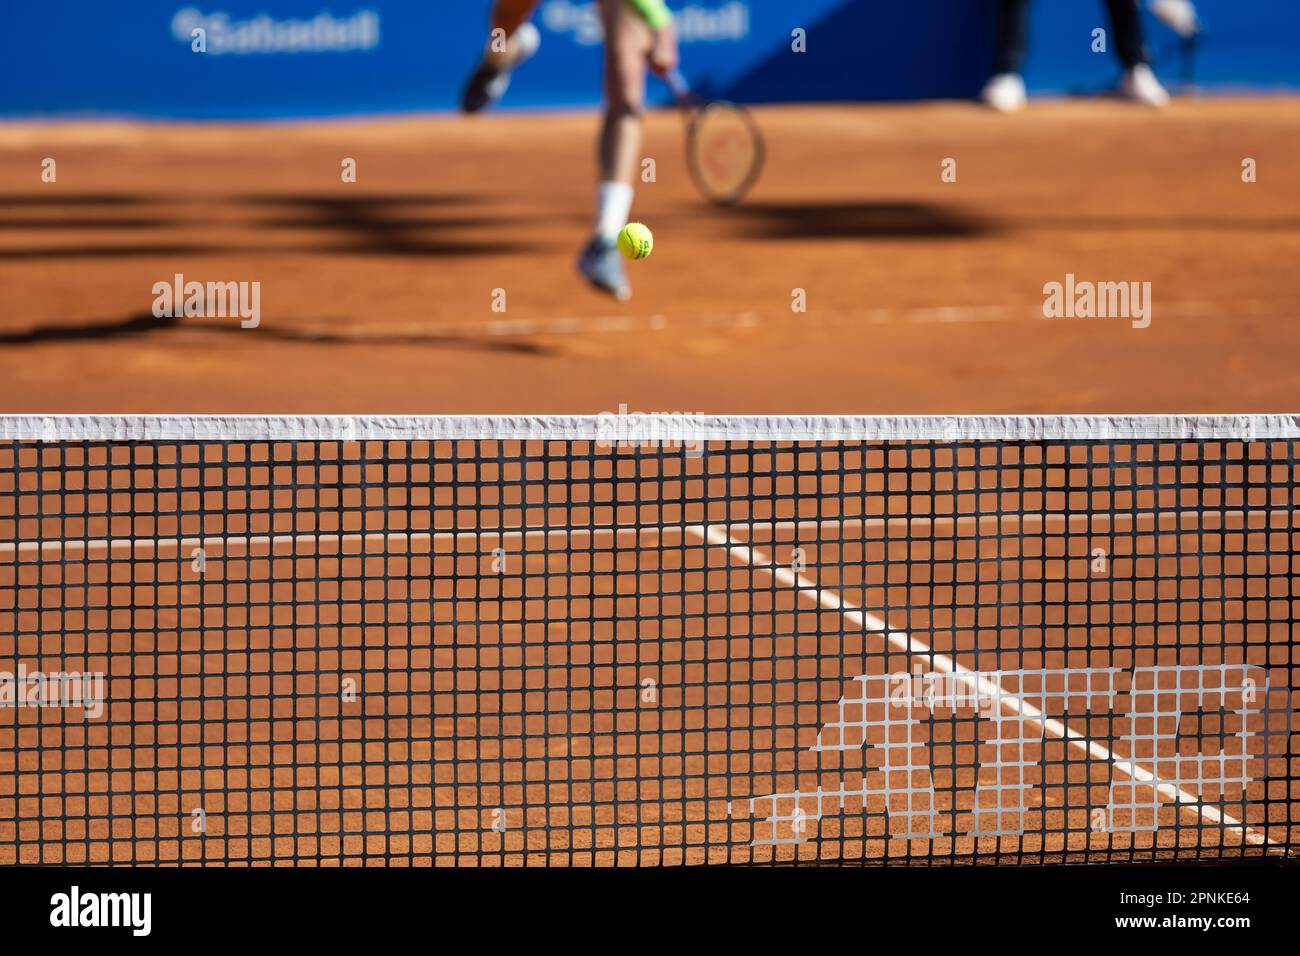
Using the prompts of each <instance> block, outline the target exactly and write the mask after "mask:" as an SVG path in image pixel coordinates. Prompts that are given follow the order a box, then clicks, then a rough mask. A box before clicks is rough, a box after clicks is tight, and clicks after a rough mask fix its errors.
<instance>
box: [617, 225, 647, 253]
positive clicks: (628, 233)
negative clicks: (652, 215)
mask: <svg viewBox="0 0 1300 956" xmlns="http://www.w3.org/2000/svg"><path fill="white" fill-rule="evenodd" d="M654 247H655V237H654V234H653V233H651V232H650V230H649V229H647V228H646V227H645V226H643V225H642V224H641V223H639V222H629V223H628V224H627V225H626V226H624V227H623V231H622V232H620V233H619V234H618V248H619V251H620V252H622V253H623V255H625V256H627V257H628V258H629V259H644V258H645V257H646V256H648V255H650V250H652V249H653V248H654Z"/></svg>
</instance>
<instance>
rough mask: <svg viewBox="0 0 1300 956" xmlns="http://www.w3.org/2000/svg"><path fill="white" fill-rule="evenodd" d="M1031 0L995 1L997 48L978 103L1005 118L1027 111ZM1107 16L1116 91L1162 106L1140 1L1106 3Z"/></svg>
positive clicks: (1162, 90) (1161, 90) (1163, 100)
mask: <svg viewBox="0 0 1300 956" xmlns="http://www.w3.org/2000/svg"><path fill="white" fill-rule="evenodd" d="M1029 3H1030V0H999V4H998V25H997V41H996V42H997V46H996V48H995V50H994V54H993V76H992V77H991V78H990V79H989V81H988V83H987V84H985V86H984V90H983V92H982V93H980V99H981V100H983V101H984V102H985V103H987V104H988V105H989V106H991V107H993V108H994V109H996V110H998V111H1000V112H1003V113H1015V112H1019V111H1020V110H1022V109H1024V108H1025V105H1026V99H1027V97H1026V94H1025V81H1024V78H1023V77H1022V76H1021V74H1020V68H1021V65H1022V64H1023V62H1024V59H1025V47H1026V44H1027V38H1028V34H1029ZM1106 6H1107V7H1108V8H1109V11H1110V23H1111V32H1112V33H1113V34H1114V43H1115V53H1116V54H1117V55H1118V56H1119V59H1120V62H1121V63H1122V64H1123V65H1124V75H1123V76H1122V77H1121V78H1120V81H1119V86H1118V87H1117V88H1116V92H1117V93H1118V94H1119V95H1120V96H1122V97H1124V98H1125V99H1129V100H1133V101H1134V102H1137V103H1144V104H1146V105H1147V106H1155V107H1160V106H1165V105H1167V104H1168V102H1169V94H1168V92H1166V90H1165V88H1164V87H1163V86H1161V85H1160V81H1159V80H1158V79H1156V75H1155V73H1154V72H1153V71H1152V69H1151V63H1150V59H1149V57H1148V55H1147V51H1146V46H1145V44H1144V42H1143V37H1142V19H1141V12H1140V11H1139V9H1138V0H1106Z"/></svg>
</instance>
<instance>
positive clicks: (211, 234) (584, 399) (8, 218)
mask: <svg viewBox="0 0 1300 956" xmlns="http://www.w3.org/2000/svg"><path fill="white" fill-rule="evenodd" d="M1297 106H1300V104H1298V103H1297V102H1296V100H1294V99H1288V98H1282V97H1277V98H1267V99H1257V100H1247V99H1209V100H1197V101H1179V102H1176V103H1175V104H1174V105H1173V106H1172V108H1170V109H1169V110H1167V111H1164V112H1161V113H1159V114H1156V113H1149V112H1143V111H1135V110H1133V109H1132V108H1129V107H1127V106H1126V105H1125V104H1120V103H1113V102H1106V101H1099V102H1070V101H1061V102H1048V103H1044V104H1043V105H1039V106H1035V108H1034V109H1031V110H1030V111H1028V112H1027V113H1026V114H1024V115H1022V116H1019V117H1015V118H1013V119H1006V118H998V117H991V116H989V115H988V114H986V113H985V112H984V111H982V110H980V109H979V108H978V107H975V106H967V105H955V104H954V105H948V104H935V105H910V106H877V107H863V106H845V107H814V108H804V107H800V108H798V109H795V108H761V109H759V110H758V111H757V113H758V118H759V120H760V122H761V123H762V125H763V128H764V130H765V132H766V134H767V139H768V141H769V152H770V157H769V162H768V166H767V169H766V171H765V174H764V176H763V179H762V180H761V181H760V183H759V184H758V186H757V188H756V190H755V192H754V193H753V194H752V195H751V197H750V198H749V199H748V200H747V201H746V202H745V203H744V204H743V205H741V206H739V207H737V208H735V209H733V210H719V209H716V208H712V207H710V206H708V205H706V204H704V203H703V202H702V201H701V200H700V199H699V198H698V197H697V196H696V195H695V193H694V192H693V190H692V189H691V186H690V184H689V182H688V178H687V175H686V170H685V165H684V162H683V159H682V150H681V127H680V123H679V122H678V120H677V118H676V116H674V115H672V114H671V113H658V114H653V115H652V116H651V118H650V122H649V129H648V132H647V137H646V146H645V149H646V152H647V154H648V155H650V156H652V157H654V158H655V159H656V161H657V164H658V182H657V183H655V184H653V185H647V186H643V187H642V188H641V189H640V190H639V191H638V196H637V202H636V206H635V207H634V211H633V215H634V217H635V218H637V219H639V220H641V221H644V222H645V223H647V224H648V225H649V226H650V227H651V228H652V229H653V230H654V233H655V240H656V243H655V252H654V255H653V256H652V258H650V259H649V260H647V261H645V262H642V263H632V264H630V269H629V272H630V276H631V279H632V282H633V286H634V289H635V298H634V299H633V300H632V302H631V303H629V304H628V305H626V306H620V305H618V304H617V303H614V302H612V301H611V300H606V299H603V298H601V297H599V296H597V295H596V294H594V293H592V292H590V291H588V289H587V288H586V287H585V286H584V285H583V284H582V283H581V281H580V280H579V279H578V278H577V277H576V276H575V274H574V269H573V260H574V258H575V256H576V253H577V249H578V247H579V245H580V244H581V241H582V237H583V236H584V234H585V232H586V228H587V225H588V218H587V217H588V208H589V198H590V197H589V195H588V193H589V190H590V185H589V184H590V179H591V175H590V174H591V169H592V166H593V163H594V157H593V156H592V140H593V134H594V131H595V125H596V118H595V117H592V116H585V115H584V116H577V115H574V116H568V115H557V116H524V115H516V116H510V117H484V118H479V119H478V120H476V121H474V122H468V121H465V120H462V119H458V118H437V119H429V120H419V121H401V122H398V121H389V122H355V123H354V122H333V123H326V124H306V125H294V124H286V125H280V124H276V125H251V126H239V127H235V126H230V127H221V126H211V125H204V126H179V127H176V126H150V125H126V124H120V125H119V124H110V125H94V126H81V125H77V124H75V123H58V124H52V125H44V126H24V125H9V126H6V127H5V128H3V129H0V182H2V183H3V184H4V187H3V194H0V206H3V216H0V336H3V339H2V340H0V341H3V348H0V399H2V400H3V407H4V408H5V409H6V410H7V411H10V412H21V411H47V412H49V411H100V412H104V411H123V412H126V411H130V412H182V411H191V412H231V413H233V412H277V413H279V412H284V413H288V412H295V411H298V412H311V413H328V412H339V413H395V412H403V413H410V414H429V413H434V412H437V413H451V412H478V413H493V412H501V413H520V412H570V413H599V412H602V411H611V412H612V411H616V410H617V409H618V408H619V406H620V405H626V406H627V407H628V408H629V409H631V410H633V411H645V412H649V411H664V412H667V411H680V412H728V413H755V412H789V411H792V410H793V411H797V412H800V413H832V412H852V413H863V412H872V413H882V414H883V413H899V412H914V413H924V412H942V413H959V412H965V413H974V412H988V413H1019V414H1034V413H1044V412H1073V413H1088V412H1125V413H1136V412H1143V413H1157V412H1179V413H1187V412H1215V411H1241V410H1248V411H1256V412H1264V411H1290V410H1293V409H1294V408H1295V406H1296V404H1297V402H1296V393H1297V389H1296V384H1297V380H1298V377H1300V373H1297V371H1296V368H1295V362H1294V361H1293V358H1294V355H1295V352H1296V339H1297V336H1300V332H1297V328H1296V321H1295V319H1296V315H1297V307H1298V306H1300V278H1298V277H1297V272H1296V270H1295V268H1294V267H1293V263H1294V262H1295V261H1296V259H1297V253H1298V252H1300V191H1297V190H1296V189H1295V186H1294V182H1295V165H1296V158H1295V157H1296V156H1297V154H1298V152H1300V125H1298V124H1297V123H1296V122H1295V120H1294V115H1295V112H1296V109H1297ZM51 152H53V153H56V154H57V155H58V156H59V157H60V159H59V180H58V183H57V184H42V183H40V181H39V178H38V176H37V175H36V172H34V171H36V170H39V168H40V167H39V164H40V160H41V158H42V157H43V156H45V155H47V154H48V153H51ZM1247 156H1248V157H1249V158H1252V159H1254V160H1255V161H1256V163H1257V168H1258V181H1257V182H1255V183H1252V184H1246V183H1243V182H1242V162H1243V159H1245V158H1247ZM344 157H352V158H354V159H356V160H357V164H358V166H357V169H358V181H357V182H356V183H352V184H344V183H341V182H340V163H341V161H342V159H343V158H344ZM945 158H953V159H955V160H956V161H957V181H956V182H955V183H944V182H942V181H941V179H940V171H941V163H942V162H943V161H944V159H945ZM177 272H180V273H183V274H184V275H185V277H186V278H187V279H195V280H198V281H225V280H236V279H238V280H249V281H253V280H257V281H260V282H261V283H262V297H261V298H262V301H261V326H260V327H259V328H258V329H255V330H246V329H239V328H238V323H237V322H234V321H229V320H228V321H224V322H223V321H221V320H208V319H191V320H186V319H181V320H179V322H178V323H177V325H176V327H165V328H159V327H156V324H157V323H156V321H155V320H153V317H152V315H151V314H150V308H151V305H152V302H153V294H152V293H151V292H150V289H151V288H152V286H153V284H154V283H155V282H158V281H169V280H170V279H171V277H172V276H173V275H174V274H175V273H177ZM1071 273H1072V274H1075V275H1077V276H1078V277H1079V278H1080V279H1094V280H1102V279H1115V280H1123V279H1131V280H1137V279H1139V278H1141V279H1149V280H1150V282H1151V286H1152V297H1153V314H1152V319H1151V324H1150V327H1149V328H1146V329H1135V328H1133V327H1131V325H1130V324H1129V323H1128V322H1125V321H1122V320H1099V319H1092V320H1089V319H1065V318H1062V319H1052V320H1045V319H1043V318H1042V306H1043V285H1044V283H1045V282H1048V281H1064V280H1065V277H1066V275H1067V274H1071ZM497 289H500V290H504V293H505V305H506V311H505V312H494V311H493V303H494V290H497ZM796 289H802V290H804V292H805V293H806V302H807V311H806V312H805V313H794V312H792V310H791V304H792V301H793V296H794V294H795V293H794V290H796Z"/></svg>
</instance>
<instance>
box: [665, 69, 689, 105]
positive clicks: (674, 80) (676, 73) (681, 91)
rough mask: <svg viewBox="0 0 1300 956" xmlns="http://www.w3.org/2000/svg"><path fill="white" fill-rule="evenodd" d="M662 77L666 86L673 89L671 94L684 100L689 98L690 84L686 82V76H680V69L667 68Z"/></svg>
mask: <svg viewBox="0 0 1300 956" xmlns="http://www.w3.org/2000/svg"><path fill="white" fill-rule="evenodd" d="M664 79H665V80H666V81H667V83H668V88H669V89H670V90H672V91H673V96H675V97H677V99H679V100H685V99H689V98H690V95H691V85H690V84H689V83H687V82H686V77H684V76H682V71H681V70H677V69H673V70H669V71H668V75H667V76H665V77H664Z"/></svg>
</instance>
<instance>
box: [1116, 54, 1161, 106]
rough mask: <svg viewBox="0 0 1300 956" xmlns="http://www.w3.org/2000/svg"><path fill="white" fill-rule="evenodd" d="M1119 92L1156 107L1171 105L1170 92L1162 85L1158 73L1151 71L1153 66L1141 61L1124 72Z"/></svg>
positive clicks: (1128, 97)
mask: <svg viewBox="0 0 1300 956" xmlns="http://www.w3.org/2000/svg"><path fill="white" fill-rule="evenodd" d="M1117 92H1118V93H1119V95H1120V96H1122V97H1124V98H1125V99H1129V100H1133V101H1134V102H1135V103H1144V104H1146V105H1147V106H1156V107H1159V106H1168V105H1169V93H1168V92H1167V91H1166V90H1165V88H1164V87H1163V86H1161V85H1160V81H1159V80H1157V79H1156V75H1155V74H1154V73H1152V72H1151V67H1149V66H1147V65H1146V64H1145V63H1139V64H1138V65H1137V66H1135V67H1133V68H1132V69H1131V70H1127V71H1126V72H1125V73H1124V76H1123V77H1122V78H1121V79H1120V81H1119V88H1118V90H1117Z"/></svg>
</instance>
